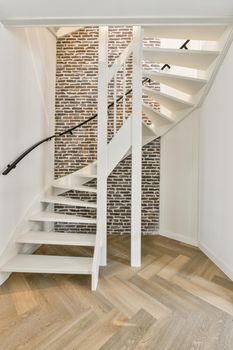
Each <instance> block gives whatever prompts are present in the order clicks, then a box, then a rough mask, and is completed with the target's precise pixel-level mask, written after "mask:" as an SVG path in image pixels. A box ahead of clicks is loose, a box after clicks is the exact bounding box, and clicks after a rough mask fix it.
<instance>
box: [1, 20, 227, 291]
mask: <svg viewBox="0 0 233 350" xmlns="http://www.w3.org/2000/svg"><path fill="white" fill-rule="evenodd" d="M230 33H231V32H230V30H229V28H228V27H226V26H225V25H216V26H213V25H210V26H208V25H206V26H203V25H190V26H188V25H185V26H184V25H180V26H179V25H176V26H172V25H158V26H148V27H144V35H145V37H151V38H161V39H163V38H164V39H166V38H167V39H185V40H186V39H189V40H191V43H192V40H194V41H195V40H199V41H200V43H199V46H200V47H201V46H202V44H203V47H205V48H204V49H198V50H196V49H193V48H192V45H191V49H188V50H185V49H183V50H179V49H178V48H176V49H174V48H170V47H154V48H148V47H143V48H142V51H143V59H144V60H146V61H149V62H154V63H157V64H158V65H163V64H169V65H170V66H172V69H171V70H170V71H168V70H166V71H165V70H164V71H161V70H160V69H157V70H149V69H143V77H144V78H149V79H151V81H152V82H155V83H159V84H160V90H156V89H154V88H152V87H151V86H150V84H147V85H146V86H143V87H142V92H143V96H144V97H147V99H146V101H144V102H143V104H142V111H143V115H146V116H147V118H148V119H149V121H150V125H147V124H146V123H145V122H143V128H142V133H143V134H142V142H143V145H145V144H147V143H149V142H151V141H152V140H154V139H155V138H157V137H160V136H162V135H164V134H165V133H167V132H168V131H169V130H170V129H171V128H172V127H174V126H175V125H176V124H177V123H178V122H179V121H180V120H182V119H183V118H185V117H186V116H188V115H189V114H190V112H191V111H193V110H194V109H195V108H196V107H198V106H199V104H200V103H201V101H202V98H203V96H205V94H206V93H207V92H208V89H209V85H210V82H211V80H212V79H213V77H214V74H215V73H216V70H217V68H218V65H219V64H220V62H221V55H222V52H223V51H224V50H225V48H226V46H227V43H228V41H229V40H230V39H229V38H230ZM205 41H211V45H210V46H211V49H209V50H208V49H206V47H207V46H208V43H206V42H205ZM213 47H215V49H213ZM173 66H175V67H173ZM180 68H182V69H181V70H182V72H180ZM190 68H191V69H190ZM148 97H149V98H150V99H151V100H152V101H153V102H156V103H158V104H159V106H160V107H159V108H158V109H155V108H154V107H153V104H150V102H148ZM130 138H131V129H130V118H129V120H128V121H127V122H126V123H125V124H124V125H123V127H122V128H121V129H120V130H119V131H118V133H117V134H116V135H115V137H114V138H113V139H112V141H111V142H110V143H109V145H108V150H109V154H110V155H111V157H109V162H110V164H109V171H110V172H111V170H112V169H113V168H114V167H115V166H116V165H117V163H119V161H120V160H121V159H123V158H124V157H125V156H127V155H128V154H130V145H131V144H130ZM96 177H97V162H95V163H93V164H90V165H89V166H87V167H85V168H83V169H81V170H79V171H77V172H75V173H73V174H70V175H67V176H65V177H63V178H61V179H58V180H56V181H54V183H53V184H52V185H51V188H50V189H48V190H47V193H46V194H45V196H43V197H42V198H41V200H40V202H41V207H42V210H41V211H39V212H36V213H33V214H32V215H31V216H29V217H28V218H27V220H28V224H29V227H30V229H29V230H27V231H25V232H20V233H19V234H18V235H17V238H16V243H17V244H18V245H19V246H20V245H22V246H23V245H26V244H29V245H35V246H37V245H40V244H48V245H71V246H90V247H94V250H95V249H96V237H95V235H90V234H86V235H83V234H78V233H77V234H69V233H59V232H53V230H52V229H49V230H48V229H47V226H46V225H48V224H49V225H50V226H51V225H53V224H54V223H56V222H62V223H76V224H82V223H85V224H87V225H96V223H97V217H96V218H93V217H91V218H89V217H78V216H75V215H66V214H58V213H55V212H54V209H53V205H54V204H61V205H68V206H73V207H86V208H87V207H88V208H93V209H97V206H98V203H97V201H96V202H87V201H82V200H81V199H71V198H68V197H65V196H64V194H66V193H67V192H68V191H77V192H78V193H83V192H87V193H92V194H96V193H97V189H96V188H95V187H91V186H90V185H88V182H90V181H91V180H93V179H96ZM36 225H39V226H36ZM35 227H38V228H36V229H35ZM0 271H1V272H6V273H9V272H35V273H67V274H92V275H93V258H92V257H64V256H40V255H36V254H34V255H33V254H25V253H20V254H17V255H15V256H13V257H12V258H11V259H9V260H8V261H6V262H5V263H4V264H3V265H2V266H1V268H0ZM92 288H93V289H95V288H96V286H95V285H93V286H92Z"/></svg>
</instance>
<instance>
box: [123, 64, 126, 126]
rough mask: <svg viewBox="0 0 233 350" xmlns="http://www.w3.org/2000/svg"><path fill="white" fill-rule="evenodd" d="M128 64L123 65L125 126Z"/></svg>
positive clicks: (124, 117)
mask: <svg viewBox="0 0 233 350" xmlns="http://www.w3.org/2000/svg"><path fill="white" fill-rule="evenodd" d="M126 73H127V72H126V63H124V65H123V124H124V123H125V119H126V115H125V111H126V96H125V94H126Z"/></svg>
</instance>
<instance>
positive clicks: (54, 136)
mask: <svg viewBox="0 0 233 350" xmlns="http://www.w3.org/2000/svg"><path fill="white" fill-rule="evenodd" d="M189 42H190V40H186V41H185V43H184V44H183V45H182V46H181V47H180V49H181V50H182V49H185V50H188V48H187V44H188V43H189ZM166 67H168V68H169V69H170V68H171V66H169V64H165V65H164V66H163V67H162V68H161V70H164V69H165V68H166ZM146 82H151V79H150V78H145V79H143V81H142V83H143V84H144V83H146ZM132 91H133V90H132V89H129V90H128V91H127V92H126V93H125V95H122V96H120V97H118V98H117V100H116V103H117V104H118V103H119V102H120V101H121V100H122V99H123V98H124V96H125V97H126V96H128V95H129V94H131V92H132ZM114 104H115V102H114V101H113V102H111V103H110V104H109V105H108V110H109V109H110V108H111V107H113V106H114ZM97 116H98V113H95V114H94V115H93V116H92V117H90V118H89V119H87V120H85V121H83V122H82V123H79V124H78V125H76V126H73V127H72V128H69V129H67V130H65V131H63V132H61V133H59V134H54V135H51V136H49V137H46V138H45V139H43V140H41V141H39V142H36V143H35V144H34V145H33V146H31V147H29V148H28V149H27V150H26V151H24V152H23V153H22V154H21V155H20V156H19V157H18V158H16V159H15V160H14V161H13V162H12V163H10V164H8V165H7V168H6V169H5V170H4V171H3V172H2V175H8V174H9V173H10V172H11V170H13V169H15V168H16V166H17V165H18V163H19V162H21V160H22V159H23V158H25V157H26V156H27V155H28V154H29V153H31V152H32V151H33V150H34V149H35V148H37V147H38V146H40V145H42V144H43V143H45V142H48V141H51V140H53V139H55V138H58V137H62V136H64V135H66V134H71V135H72V134H73V131H74V130H76V129H78V128H80V127H81V126H83V125H85V124H87V123H89V122H90V121H91V120H93V119H95V118H97Z"/></svg>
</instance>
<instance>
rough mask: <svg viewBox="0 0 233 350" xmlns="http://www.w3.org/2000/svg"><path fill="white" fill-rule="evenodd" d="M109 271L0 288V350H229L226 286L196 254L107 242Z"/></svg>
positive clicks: (232, 295) (232, 302)
mask: <svg viewBox="0 0 233 350" xmlns="http://www.w3.org/2000/svg"><path fill="white" fill-rule="evenodd" d="M108 252H109V256H108V266H107V267H106V268H101V269H100V283H99V286H98V289H97V291H96V292H91V289H90V286H91V278H90V276H78V275H77V276H76V275H75V276H74V275H46V274H21V273H19V274H12V275H11V277H10V278H9V279H8V281H6V283H5V284H4V285H3V286H1V287H0V344H1V345H0V348H1V349H4V350H22V349H23V350H31V349H36V350H45V349H46V350H47V349H50V350H79V349H80V350H99V349H101V348H102V349H103V350H105V349H106V350H107V349H109V350H118V349H119V350H127V349H136V350H144V349H146V350H191V349H192V350H232V349H233V282H232V281H230V280H229V278H228V277H226V276H225V275H224V273H223V272H222V271H220V270H219V268H217V267H216V265H214V264H213V262H211V261H210V260H209V259H208V258H207V257H206V256H205V255H204V254H203V253H202V252H200V251H199V250H198V249H197V248H195V247H191V246H188V245H185V244H182V243H179V242H177V241H174V240H170V239H168V238H165V237H159V236H144V237H142V266H141V267H139V268H132V267H131V266H130V236H123V235H122V236H117V235H116V236H111V237H109V238H108ZM92 253H93V251H92V250H91V248H88V247H80V248H79V247H75V246H73V247H63V246H53V247H52V246H42V247H41V248H40V249H39V250H38V251H37V254H47V255H67V256H69V255H73V256H91V255H92Z"/></svg>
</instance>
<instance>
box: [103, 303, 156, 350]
mask: <svg viewBox="0 0 233 350" xmlns="http://www.w3.org/2000/svg"><path fill="white" fill-rule="evenodd" d="M155 321H156V320H155V319H154V318H153V317H152V316H151V314H150V313H148V312H146V311H145V310H143V309H141V310H139V311H138V312H137V313H136V315H134V316H133V317H132V318H131V319H130V320H129V321H128V323H127V325H125V326H122V328H121V329H120V330H119V331H118V332H116V333H115V334H114V335H113V336H112V337H111V338H110V339H109V340H108V341H107V342H106V343H105V344H104V345H103V346H102V347H101V348H100V350H109V349H114V350H122V349H124V350H134V349H135V347H136V345H137V344H138V342H139V341H140V340H141V338H142V337H143V335H144V334H145V333H146V331H147V330H148V329H149V328H150V326H151V325H152V324H153V323H154V322H155Z"/></svg>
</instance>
